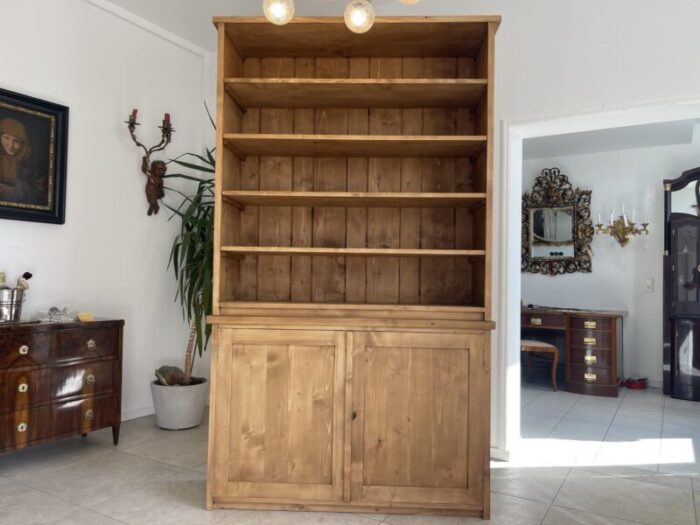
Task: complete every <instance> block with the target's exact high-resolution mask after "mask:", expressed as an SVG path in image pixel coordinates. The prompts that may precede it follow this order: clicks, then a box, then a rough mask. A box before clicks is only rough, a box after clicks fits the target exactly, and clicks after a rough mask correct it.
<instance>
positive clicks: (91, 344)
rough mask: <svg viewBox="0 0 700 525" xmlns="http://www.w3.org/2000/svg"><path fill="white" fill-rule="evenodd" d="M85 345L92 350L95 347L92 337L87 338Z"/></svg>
mask: <svg viewBox="0 0 700 525" xmlns="http://www.w3.org/2000/svg"><path fill="white" fill-rule="evenodd" d="M86 346H87V349H88V350H94V349H95V348H97V343H96V342H95V340H94V339H88V342H87V344H86Z"/></svg>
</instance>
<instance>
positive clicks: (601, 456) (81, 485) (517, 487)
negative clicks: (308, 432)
mask: <svg viewBox="0 0 700 525" xmlns="http://www.w3.org/2000/svg"><path fill="white" fill-rule="evenodd" d="M206 444H207V435H206V427H205V426H203V427H200V428H198V429H194V430H187V431H181V432H168V431H163V430H159V429H158V428H156V427H155V424H154V420H153V418H151V417H147V418H142V419H137V420H133V421H129V422H127V423H125V424H124V425H123V426H122V440H121V444H120V445H119V447H113V446H112V445H111V433H110V431H109V430H105V431H100V432H96V433H93V434H91V435H90V436H88V437H87V438H86V439H82V438H75V439H68V440H64V441H61V442H58V443H55V444H51V445H45V446H41V447H35V448H32V449H27V450H24V451H20V452H15V453H9V454H3V455H0V524H2V525H14V524H18V525H32V524H37V525H39V524H41V525H49V524H51V525H82V524H90V525H102V524H105V525H107V524H120V523H122V524H123V523H128V524H147V525H157V524H179V523H182V524H188V525H198V524H224V525H225V524H237V525H268V524H270V525H285V524H288V525H301V524H304V525H306V524H311V525H316V524H324V525H333V524H341V525H377V524H379V523H384V524H393V525H456V524H466V523H481V520H476V519H465V518H438V517H430V516H382V515H373V516H369V515H354V514H327V513H291V512H255V511H215V512H207V511H205V510H204V509H203V502H204V493H205V474H204V472H205V456H206ZM698 448H700V403H697V404H696V403H688V402H683V401H677V400H672V399H669V398H664V397H663V396H661V395H660V394H659V393H658V392H654V391H646V392H633V391H626V392H623V397H620V398H618V399H607V398H595V397H586V396H578V395H572V394H568V393H565V392H558V393H554V392H551V391H548V390H546V389H544V388H542V389H540V388H536V387H529V388H525V389H524V390H523V440H522V442H521V444H520V446H519V448H518V450H516V451H515V453H514V454H513V458H512V461H511V462H509V463H501V462H494V463H493V471H492V489H493V494H492V505H493V518H492V521H491V523H493V524H498V525H501V524H512V525H531V524H532V525H572V524H595V525H602V524H629V523H646V524H650V525H656V524H658V525H674V524H678V525H686V524H688V525H691V524H697V523H700V522H698V521H696V520H697V518H696V506H695V499H696V498H698V510H700V464H698V463H696V461H695V456H696V452H697V451H698ZM628 465H633V467H630V466H628ZM695 476H697V477H698V478H697V479H694V478H695ZM696 491H697V494H696Z"/></svg>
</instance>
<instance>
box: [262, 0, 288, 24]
mask: <svg viewBox="0 0 700 525" xmlns="http://www.w3.org/2000/svg"><path fill="white" fill-rule="evenodd" d="M263 12H264V13H265V18H267V20H268V21H269V22H272V23H273V24H275V25H277V26H283V25H284V24H286V23H288V22H290V21H291V20H292V18H294V0H264V1H263Z"/></svg>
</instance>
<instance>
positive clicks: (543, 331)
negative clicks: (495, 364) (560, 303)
mask: <svg viewBox="0 0 700 525" xmlns="http://www.w3.org/2000/svg"><path fill="white" fill-rule="evenodd" d="M626 314H627V313H626V312H607V311H593V310H567V309H557V308H536V307H535V308H523V309H522V317H521V326H522V328H523V330H527V331H528V337H527V338H528V339H532V338H534V339H538V340H543V341H545V340H546V339H547V335H548V334H552V333H556V332H561V333H563V334H564V342H565V359H564V360H563V361H564V364H565V367H566V390H568V391H569V392H575V393H578V394H591V395H598V396H608V397H616V396H617V395H618V388H619V386H620V382H621V379H622V364H623V361H622V357H623V354H622V349H623V344H622V343H623V342H622V318H623V317H624V316H625V315H626ZM533 334H534V335H533Z"/></svg>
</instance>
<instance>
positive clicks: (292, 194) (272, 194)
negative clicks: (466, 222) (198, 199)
mask: <svg viewBox="0 0 700 525" xmlns="http://www.w3.org/2000/svg"><path fill="white" fill-rule="evenodd" d="M222 194H223V197H224V201H227V202H230V203H232V204H235V205H240V206H317V207H318V206H350V207H381V208H384V207H406V208H454V207H464V208H466V207H472V206H476V205H479V204H485V203H486V194H485V193H364V192H363V193H347V192H313V191H224V192H222Z"/></svg>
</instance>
